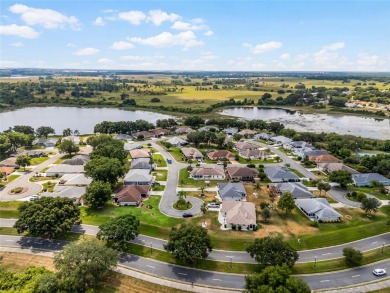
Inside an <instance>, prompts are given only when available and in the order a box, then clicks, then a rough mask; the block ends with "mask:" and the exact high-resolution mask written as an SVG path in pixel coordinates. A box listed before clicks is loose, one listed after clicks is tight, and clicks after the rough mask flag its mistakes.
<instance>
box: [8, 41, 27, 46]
mask: <svg viewBox="0 0 390 293" xmlns="http://www.w3.org/2000/svg"><path fill="white" fill-rule="evenodd" d="M10 46H12V47H23V46H24V44H23V43H22V42H15V43H11V44H10Z"/></svg>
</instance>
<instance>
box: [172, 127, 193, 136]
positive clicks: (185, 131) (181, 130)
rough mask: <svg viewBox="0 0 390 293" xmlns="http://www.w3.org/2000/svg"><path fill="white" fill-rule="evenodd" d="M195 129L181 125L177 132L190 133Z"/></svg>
mask: <svg viewBox="0 0 390 293" xmlns="http://www.w3.org/2000/svg"><path fill="white" fill-rule="evenodd" d="M194 131H195V130H193V129H192V128H191V127H179V128H178V129H176V130H175V132H176V133H177V134H188V133H191V132H194Z"/></svg>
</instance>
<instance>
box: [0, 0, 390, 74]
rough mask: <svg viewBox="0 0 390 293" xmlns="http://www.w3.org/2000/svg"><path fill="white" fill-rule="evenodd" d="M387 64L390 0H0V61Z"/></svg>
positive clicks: (88, 65)
mask: <svg viewBox="0 0 390 293" xmlns="http://www.w3.org/2000/svg"><path fill="white" fill-rule="evenodd" d="M21 67H28V68H34V67H37V68H60V69H61V68H64V69H91V70H92V69H123V70H207V71H209V70H227V71H386V72H389V71H390V0H361V1H359V0H344V1H342V0H341V1H340V0H339V1H336V0H327V1H317V0H306V1H294V0H290V1H287V0H284V1H278V0H270V1H268V0H263V1H261V0H258V1H256V0H247V1H246V0H236V1H233V0H231V1H222V0H214V1H213V0H209V1H205V0H198V1H188V0H176V1H170V0H159V1H146V0H143V1H132V0H127V1H126V0H120V1H118V0H116V1H115V0H100V1H98V0H94V1H93V0H78V1H75V0H67V1H60V0H41V1H34V0H25V1H9V0H1V1H0V68H21Z"/></svg>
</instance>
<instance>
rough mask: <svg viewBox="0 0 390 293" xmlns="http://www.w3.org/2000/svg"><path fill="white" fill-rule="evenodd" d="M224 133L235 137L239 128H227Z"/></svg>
mask: <svg viewBox="0 0 390 293" xmlns="http://www.w3.org/2000/svg"><path fill="white" fill-rule="evenodd" d="M222 131H223V132H225V133H226V135H234V134H236V133H237V132H238V129H237V128H225V129H224V130H222Z"/></svg>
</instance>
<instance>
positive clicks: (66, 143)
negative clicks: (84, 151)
mask: <svg viewBox="0 0 390 293" xmlns="http://www.w3.org/2000/svg"><path fill="white" fill-rule="evenodd" d="M58 149H59V150H60V151H61V152H62V153H68V154H69V156H72V154H75V153H77V152H78V151H79V150H80V148H79V147H78V145H76V144H75V143H74V142H73V141H71V140H69V139H63V140H62V141H61V143H60V144H59V145H58Z"/></svg>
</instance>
